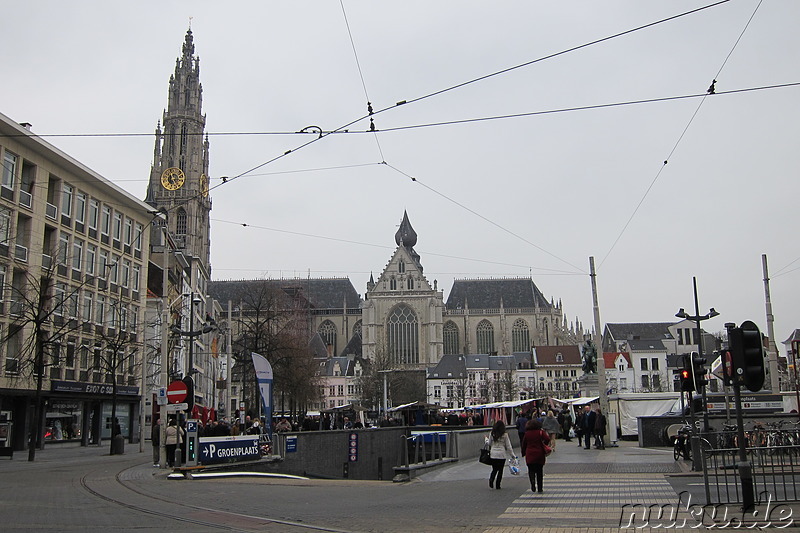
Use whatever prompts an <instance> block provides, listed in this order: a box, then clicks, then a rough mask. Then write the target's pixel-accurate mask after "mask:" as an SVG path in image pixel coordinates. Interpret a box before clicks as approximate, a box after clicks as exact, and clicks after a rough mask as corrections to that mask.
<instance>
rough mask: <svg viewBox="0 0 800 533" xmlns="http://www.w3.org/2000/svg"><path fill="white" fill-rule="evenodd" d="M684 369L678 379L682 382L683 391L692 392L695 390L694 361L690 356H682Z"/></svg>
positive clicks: (679, 373)
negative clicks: (693, 377)
mask: <svg viewBox="0 0 800 533" xmlns="http://www.w3.org/2000/svg"><path fill="white" fill-rule="evenodd" d="M681 359H683V368H682V369H681V370H680V371H679V372H678V379H679V380H680V382H681V391H683V392H692V391H693V390H694V380H693V379H692V359H691V356H689V355H688V354H684V355H682V356H681Z"/></svg>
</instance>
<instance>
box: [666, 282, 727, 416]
mask: <svg viewBox="0 0 800 533" xmlns="http://www.w3.org/2000/svg"><path fill="white" fill-rule="evenodd" d="M692 286H693V288H694V315H690V314H688V313H687V312H686V311H684V309H683V307H681V308H680V310H679V311H678V312H677V313H675V316H676V317H678V318H682V319H684V320H691V321H693V322H694V323H695V324H697V356H698V358H702V357H703V331H702V329H701V328H700V323H701V322H702V321H703V320H708V319H710V318H714V317H715V316H719V313H718V312H717V311H716V310H715V309H714V308H713V307H712V308H711V309H710V310H709V311H708V313H706V314H705V315H701V314H700V305H699V304H698V301H697V278H696V277H692ZM690 357H691V356H690ZM692 365H693V366H694V363H692ZM692 378H693V379H695V378H694V371H693V372H692ZM700 392H701V394H702V396H703V406H704V408H703V431H704V432H708V430H709V428H708V407H707V402H706V388H705V386H703V387H701V390H700ZM689 400H690V401H689V412H690V413H691V416H692V423H694V401H693V399H692V398H690V399H689Z"/></svg>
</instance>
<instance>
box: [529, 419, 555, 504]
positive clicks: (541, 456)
mask: <svg viewBox="0 0 800 533" xmlns="http://www.w3.org/2000/svg"><path fill="white" fill-rule="evenodd" d="M546 444H550V436H549V435H548V434H547V432H546V431H544V430H543V429H542V424H541V422H539V421H538V420H535V419H534V420H531V421H530V422H528V426H527V430H526V431H525V437H524V438H523V439H522V455H523V456H524V457H525V464H526V465H528V478H529V479H530V481H531V492H537V491H538V492H544V485H543V484H542V482H543V480H544V463H545V460H546V455H545V451H544V447H545V445H546Z"/></svg>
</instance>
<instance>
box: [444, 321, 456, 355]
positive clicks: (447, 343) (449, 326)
mask: <svg viewBox="0 0 800 533" xmlns="http://www.w3.org/2000/svg"><path fill="white" fill-rule="evenodd" d="M442 341H443V342H444V354H445V355H450V354H456V353H459V350H458V326H456V324H455V322H453V321H452V320H448V321H447V322H445V324H444V328H443V329H442Z"/></svg>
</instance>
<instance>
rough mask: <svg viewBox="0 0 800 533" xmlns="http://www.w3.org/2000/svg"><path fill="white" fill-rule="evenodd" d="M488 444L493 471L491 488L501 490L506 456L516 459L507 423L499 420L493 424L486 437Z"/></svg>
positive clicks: (490, 480)
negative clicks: (507, 431) (507, 430)
mask: <svg viewBox="0 0 800 533" xmlns="http://www.w3.org/2000/svg"><path fill="white" fill-rule="evenodd" d="M486 444H487V445H489V457H490V458H491V460H492V473H491V475H490V476H489V488H490V489H498V490H500V483H501V482H502V481H503V467H505V466H506V458H509V459H516V457H517V456H516V455H514V448H513V447H512V446H511V439H509V438H508V433H506V425H505V424H504V423H503V421H502V420H498V421H497V422H495V423H494V425H493V426H492V431H491V432H490V433H489V435H488V436H487V437H486Z"/></svg>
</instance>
